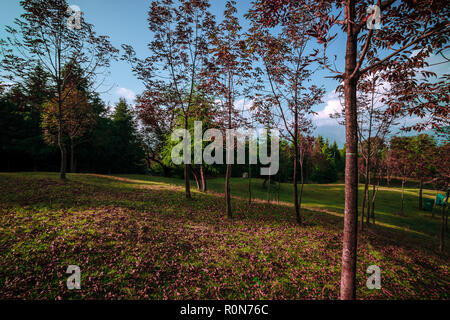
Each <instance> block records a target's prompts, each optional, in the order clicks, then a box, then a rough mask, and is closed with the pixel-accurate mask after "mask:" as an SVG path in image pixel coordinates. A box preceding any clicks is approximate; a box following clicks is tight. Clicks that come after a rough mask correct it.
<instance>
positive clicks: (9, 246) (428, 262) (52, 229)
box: [0, 174, 450, 299]
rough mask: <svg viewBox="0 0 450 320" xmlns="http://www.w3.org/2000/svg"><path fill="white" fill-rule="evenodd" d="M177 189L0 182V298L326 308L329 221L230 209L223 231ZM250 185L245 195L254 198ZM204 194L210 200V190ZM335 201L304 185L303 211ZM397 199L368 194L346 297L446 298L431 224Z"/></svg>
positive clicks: (141, 181) (21, 178) (334, 236)
mask: <svg viewBox="0 0 450 320" xmlns="http://www.w3.org/2000/svg"><path fill="white" fill-rule="evenodd" d="M167 182H171V184H168V183H167ZM180 183H181V181H178V180H176V179H172V180H171V179H163V178H155V177H144V176H122V177H108V176H96V175H69V180H68V181H67V182H65V183H63V182H60V181H59V180H58V179H57V175H56V174H0V235H1V236H0V254H1V255H0V297H2V298H17V297H19V298H42V297H45V298H49V299H55V298H58V297H60V298H138V299H139V298H150V299H161V298H162V299H165V298H173V299H181V298H191V299H217V298H228V299H254V298H255V299H308V298H314V299H323V298H331V299H333V298H337V297H338V293H339V273H340V255H341V250H342V247H341V242H342V218H341V217H339V216H335V215H332V214H328V213H326V212H318V211H311V210H304V212H303V213H304V215H305V220H306V224H305V226H302V227H300V226H298V225H296V224H295V221H294V219H293V208H292V207H291V206H290V205H289V204H283V205H276V204H272V205H268V204H266V203H261V202H260V203H255V204H253V205H252V206H248V205H247V203H246V200H240V199H234V200H233V206H234V211H235V218H234V220H233V221H232V222H230V221H229V220H227V219H226V218H223V211H224V203H223V200H222V198H221V197H220V196H218V195H217V194H200V193H194V200H191V201H187V200H185V199H184V198H183V190H182V188H180V187H178V186H177V184H180ZM255 183H256V184H255V196H258V197H260V198H265V192H264V190H262V188H261V187H260V184H261V182H260V181H258V182H255ZM209 187H210V188H211V189H212V190H217V191H221V189H222V187H221V180H220V179H217V180H211V181H209ZM232 187H233V191H234V192H235V194H238V195H239V194H240V195H241V196H245V195H246V183H245V181H243V180H240V179H235V180H234V181H233V185H232ZM282 188H283V189H282V191H283V192H282V194H281V200H286V201H289V200H290V199H289V197H290V196H289V186H287V185H283V186H282ZM427 192H428V191H427ZM258 193H259V194H258ZM430 194H431V193H430ZM342 195H343V187H342V186H340V185H330V186H319V185H311V186H307V189H306V193H305V201H304V203H305V205H307V206H308V207H318V206H319V204H320V205H321V206H323V207H324V208H325V209H327V210H329V211H336V212H342V209H343V208H342V203H341V202H342V201H340V200H339V199H342V198H341V196H342ZM398 197H399V193H398V192H397V191H392V192H390V191H383V192H382V193H381V194H380V196H379V198H378V200H379V201H378V205H377V209H378V211H377V217H379V219H380V220H381V221H382V222H384V223H385V224H386V225H378V226H372V227H371V228H370V230H368V231H367V232H365V233H364V234H363V235H361V236H360V239H359V248H358V289H357V290H358V297H360V298H385V299H390V298H400V299H401V298H446V299H448V298H449V295H450V293H449V290H448V288H449V287H450V286H449V285H450V281H449V266H448V253H445V254H444V255H443V256H439V255H438V254H437V253H436V252H435V251H434V249H433V248H435V247H436V239H435V237H434V234H436V232H437V230H438V229H437V226H438V221H437V220H432V219H430V218H429V217H428V216H427V215H429V213H422V212H419V211H417V210H415V209H413V208H414V207H415V206H416V201H415V191H414V190H408V194H407V198H406V203H407V207H406V208H407V209H406V212H407V213H406V216H405V217H398V216H396V215H395V214H393V212H395V210H396V208H398V206H397V203H398ZM383 219H384V220H383ZM397 226H399V227H400V229H393V228H395V227H397ZM408 228H409V229H408ZM447 239H448V237H447ZM70 264H75V265H79V266H80V267H81V271H82V290H81V291H78V292H73V291H68V290H67V289H66V286H65V281H66V279H67V275H66V274H65V270H66V268H67V266H68V265H70ZM372 264H376V265H378V266H380V268H381V271H382V290H379V291H377V290H375V291H370V290H368V289H367V288H366V286H365V281H366V278H367V275H366V274H365V270H366V269H367V267H368V266H370V265H372Z"/></svg>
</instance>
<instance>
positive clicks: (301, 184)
mask: <svg viewBox="0 0 450 320" xmlns="http://www.w3.org/2000/svg"><path fill="white" fill-rule="evenodd" d="M300 157H302V155H300ZM304 186H305V180H304V176H303V159H301V160H300V199H299V201H298V207H299V209H300V210H301V209H302V200H303V187H304Z"/></svg>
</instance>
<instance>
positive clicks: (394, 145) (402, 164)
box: [388, 137, 415, 215]
mask: <svg viewBox="0 0 450 320" xmlns="http://www.w3.org/2000/svg"><path fill="white" fill-rule="evenodd" d="M388 165H389V166H390V167H392V169H393V173H394V174H395V175H396V176H398V177H400V179H401V181H402V206H401V209H400V214H401V215H404V213H405V210H404V207H405V183H406V181H407V180H408V178H410V177H411V175H412V173H413V172H414V168H415V163H414V157H413V152H412V138H411V137H392V139H391V141H390V146H389V154H388Z"/></svg>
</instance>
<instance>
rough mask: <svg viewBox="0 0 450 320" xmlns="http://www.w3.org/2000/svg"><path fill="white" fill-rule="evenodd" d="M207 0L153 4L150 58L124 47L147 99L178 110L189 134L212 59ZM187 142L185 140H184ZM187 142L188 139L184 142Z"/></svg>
mask: <svg viewBox="0 0 450 320" xmlns="http://www.w3.org/2000/svg"><path fill="white" fill-rule="evenodd" d="M209 7H210V4H209V1H208V0H178V1H173V0H157V1H152V2H151V4H150V9H149V12H148V23H149V29H150V31H151V33H152V35H153V40H152V41H151V42H150V43H149V44H148V48H149V50H150V53H151V55H150V56H149V57H147V58H146V59H139V58H137V57H136V53H135V51H134V49H133V48H132V47H131V46H129V45H122V48H123V49H124V50H125V53H124V55H123V59H124V60H127V61H129V62H130V63H131V65H132V69H133V72H134V73H135V74H136V75H137V76H138V78H139V79H140V80H142V81H143V82H144V84H145V87H146V91H147V95H154V96H155V97H158V99H160V100H161V101H162V99H167V100H166V101H165V102H164V105H166V106H167V105H170V106H171V108H176V109H177V110H178V112H180V113H181V114H182V116H183V120H184V121H183V128H184V129H185V130H186V132H187V130H188V122H189V117H190V115H191V109H192V105H193V103H194V97H195V90H196V87H197V86H198V85H200V84H201V83H202V82H203V81H204V79H203V77H202V74H203V72H202V71H203V69H204V67H205V65H207V61H208V57H209V52H208V50H209V48H208V46H209V38H208V36H209V35H210V33H211V29H212V28H213V27H214V17H213V16H212V15H211V14H210V12H209V11H208V10H209ZM185 138H186V137H185ZM185 141H186V139H185ZM189 174H190V165H189V163H184V182H185V195H186V198H188V199H189V198H191V191H190V182H189Z"/></svg>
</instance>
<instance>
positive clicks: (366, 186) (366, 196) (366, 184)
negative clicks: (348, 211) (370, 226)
mask: <svg viewBox="0 0 450 320" xmlns="http://www.w3.org/2000/svg"><path fill="white" fill-rule="evenodd" d="M365 162H366V168H365V169H364V178H365V179H364V193H363V199H362V204H361V219H359V230H360V231H363V230H364V210H365V208H366V204H367V202H368V201H369V156H367V159H365ZM367 218H369V208H367Z"/></svg>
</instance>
